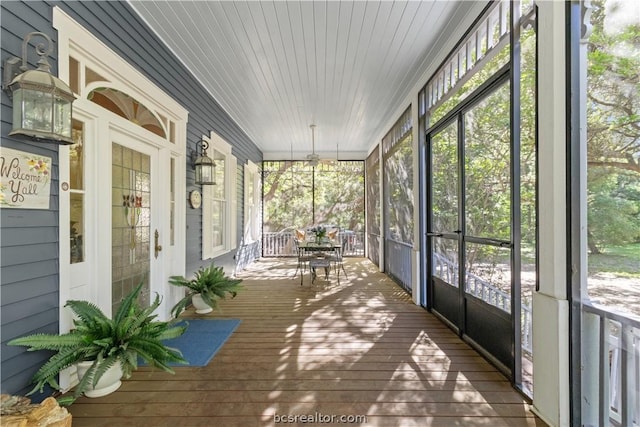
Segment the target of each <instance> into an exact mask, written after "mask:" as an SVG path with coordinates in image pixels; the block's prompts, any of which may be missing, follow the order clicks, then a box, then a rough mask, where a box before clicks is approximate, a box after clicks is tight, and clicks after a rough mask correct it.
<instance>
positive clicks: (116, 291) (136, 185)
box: [111, 144, 151, 312]
mask: <svg viewBox="0 0 640 427" xmlns="http://www.w3.org/2000/svg"><path fill="white" fill-rule="evenodd" d="M112 154H113V161H112V176H113V181H112V182H113V184H112V186H113V189H112V191H113V199H112V200H113V202H112V255H111V256H112V281H113V283H112V308H113V312H115V311H116V310H117V308H118V306H119V304H120V302H121V301H122V299H123V298H124V297H125V296H126V295H127V294H129V292H131V290H132V289H133V288H134V287H135V286H137V285H138V284H139V283H140V282H143V283H144V288H143V291H142V293H141V295H142V297H143V301H141V303H142V304H143V305H148V304H149V302H150V300H149V293H150V292H149V271H150V254H149V249H150V243H151V230H150V229H151V217H150V206H151V166H150V164H151V161H150V157H149V156H148V155H146V154H143V153H140V152H138V151H135V150H132V149H130V148H126V147H123V146H121V145H118V144H113V147H112Z"/></svg>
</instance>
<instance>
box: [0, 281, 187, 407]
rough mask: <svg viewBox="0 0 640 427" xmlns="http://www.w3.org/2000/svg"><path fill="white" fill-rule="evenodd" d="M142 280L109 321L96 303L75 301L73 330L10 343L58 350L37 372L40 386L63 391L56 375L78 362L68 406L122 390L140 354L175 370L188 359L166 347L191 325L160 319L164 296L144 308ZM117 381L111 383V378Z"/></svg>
mask: <svg viewBox="0 0 640 427" xmlns="http://www.w3.org/2000/svg"><path fill="white" fill-rule="evenodd" d="M141 289H142V283H141V284H139V285H138V286H137V287H136V288H135V289H134V290H133V291H132V292H131V293H130V294H129V295H127V297H126V298H125V299H124V300H123V301H122V304H121V305H120V308H118V311H117V313H116V314H115V316H114V317H113V319H109V318H108V317H107V316H105V315H104V313H103V312H102V311H101V310H100V309H99V308H98V307H97V306H96V305H94V304H92V303H90V302H87V301H76V300H71V301H68V302H67V303H66V304H65V307H69V308H70V309H71V310H72V311H73V313H74V314H75V319H74V321H73V324H74V329H73V330H71V331H70V332H68V333H66V334H62V335H54V334H43V333H36V334H32V335H28V336H24V337H20V338H16V339H13V340H11V341H9V343H8V344H9V345H21V346H26V347H29V349H28V351H37V350H53V351H55V352H56V353H55V354H54V355H53V356H52V357H51V358H50V359H49V361H47V362H46V363H45V364H44V365H42V367H41V368H40V369H39V370H38V371H37V372H36V373H35V375H34V377H33V382H34V383H35V387H34V388H33V389H32V390H31V391H30V392H29V393H27V395H31V394H33V393H35V391H36V390H39V391H40V392H42V391H43V388H44V385H45V384H49V385H50V386H51V387H52V388H53V389H55V390H59V389H60V386H59V385H58V383H57V380H56V378H57V377H58V374H59V373H60V371H62V370H63V369H66V368H69V367H71V366H73V365H78V380H79V382H78V385H77V386H76V387H75V389H74V392H73V393H72V394H71V395H70V396H63V397H62V398H60V399H58V400H59V402H60V404H61V405H69V404H71V403H73V401H75V399H76V398H78V397H79V396H80V395H82V394H85V395H86V396H87V397H99V396H104V395H106V394H109V393H111V392H113V391H115V390H117V389H118V387H119V386H120V384H121V382H120V379H121V378H122V377H123V376H124V377H125V378H128V377H129V376H131V372H132V371H133V370H135V369H137V367H138V360H139V359H138V358H140V360H143V361H144V362H146V363H147V364H148V365H150V366H155V367H157V368H160V369H161V370H163V371H166V372H170V373H173V372H174V371H173V370H172V369H171V368H170V367H169V365H168V364H169V363H171V362H173V363H185V364H186V363H187V361H186V360H185V359H184V358H183V357H182V354H181V353H180V351H179V350H177V349H174V348H171V347H167V346H166V345H164V344H163V342H162V341H163V340H166V339H171V338H176V337H178V336H180V335H182V334H183V333H184V331H185V330H186V328H187V326H185V325H182V326H176V325H175V322H177V320H176V319H173V320H171V321H168V322H162V321H157V320H155V318H156V317H157V316H156V315H154V314H153V312H154V311H155V309H156V308H158V306H159V305H160V297H159V296H158V295H156V298H155V300H154V302H153V304H151V305H150V306H149V307H142V306H141V305H140V303H139V302H138V297H139V295H140V291H141ZM111 377H113V378H114V379H113V380H112V381H111V382H109V381H108V378H111Z"/></svg>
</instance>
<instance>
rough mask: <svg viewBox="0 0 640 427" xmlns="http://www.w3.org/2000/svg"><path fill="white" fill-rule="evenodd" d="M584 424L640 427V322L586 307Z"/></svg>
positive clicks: (584, 307) (589, 305)
mask: <svg viewBox="0 0 640 427" xmlns="http://www.w3.org/2000/svg"><path fill="white" fill-rule="evenodd" d="M582 311H583V316H582V342H583V347H582V354H583V364H584V367H583V370H584V371H588V372H598V375H587V376H585V377H583V380H582V381H583V384H582V424H583V425H600V426H607V425H613V426H640V321H638V320H636V319H632V318H629V317H627V316H625V315H623V314H620V313H617V312H614V311H611V310H608V309H605V308H603V307H595V306H593V305H591V304H589V303H585V304H584V305H583V307H582Z"/></svg>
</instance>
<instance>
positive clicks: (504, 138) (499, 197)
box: [464, 84, 511, 240]
mask: <svg viewBox="0 0 640 427" xmlns="http://www.w3.org/2000/svg"><path fill="white" fill-rule="evenodd" d="M509 96H510V91H509V84H505V85H503V86H502V87H501V88H500V89H498V90H497V91H495V92H493V93H492V94H491V95H489V96H488V97H486V98H484V99H483V100H482V101H481V102H480V103H479V104H476V105H475V106H474V107H473V108H472V109H471V110H470V111H467V112H466V113H465V114H464V124H465V126H464V131H465V146H464V156H465V161H464V164H465V181H464V182H465V216H466V218H465V220H466V234H467V235H469V236H475V237H491V238H497V239H503V240H509V239H510V236H511V200H510V198H511V179H510V168H511V160H510V155H511V144H510V137H511V135H510V132H509V127H510V126H509V122H510V118H509V105H510V104H509Z"/></svg>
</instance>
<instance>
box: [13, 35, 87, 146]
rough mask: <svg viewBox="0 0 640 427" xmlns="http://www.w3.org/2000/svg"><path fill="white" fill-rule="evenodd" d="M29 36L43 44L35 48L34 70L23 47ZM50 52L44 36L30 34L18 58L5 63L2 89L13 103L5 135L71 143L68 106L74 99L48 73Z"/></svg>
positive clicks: (65, 88)
mask: <svg viewBox="0 0 640 427" xmlns="http://www.w3.org/2000/svg"><path fill="white" fill-rule="evenodd" d="M32 37H42V38H44V39H45V41H46V42H47V44H46V45H45V44H44V43H39V44H38V45H36V47H35V49H36V53H37V54H38V55H39V56H40V60H39V61H38V68H37V69H35V70H29V69H28V67H27V46H28V44H29V41H30V40H31V38H32ZM52 50H53V43H52V41H51V38H50V37H49V36H48V35H46V34H44V33H39V32H33V33H29V34H27V35H26V36H25V38H24V40H23V41H22V58H16V57H13V58H9V59H8V60H6V61H5V63H4V76H3V80H2V88H3V89H4V90H5V91H6V92H7V93H8V94H9V97H10V98H12V100H13V128H12V129H11V132H9V135H10V136H15V137H19V138H28V139H30V140H35V141H38V142H53V143H56V144H63V145H67V144H73V142H74V141H73V139H72V138H71V104H72V103H73V100H74V99H75V96H74V95H73V92H72V91H71V89H70V88H69V86H68V85H67V84H66V83H65V82H63V81H62V80H60V79H59V78H57V77H55V76H53V75H52V74H51V72H50V69H51V66H50V65H49V62H48V61H47V56H49V54H50V53H51V51H52ZM20 62H21V63H22V64H21V65H19V64H20Z"/></svg>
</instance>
